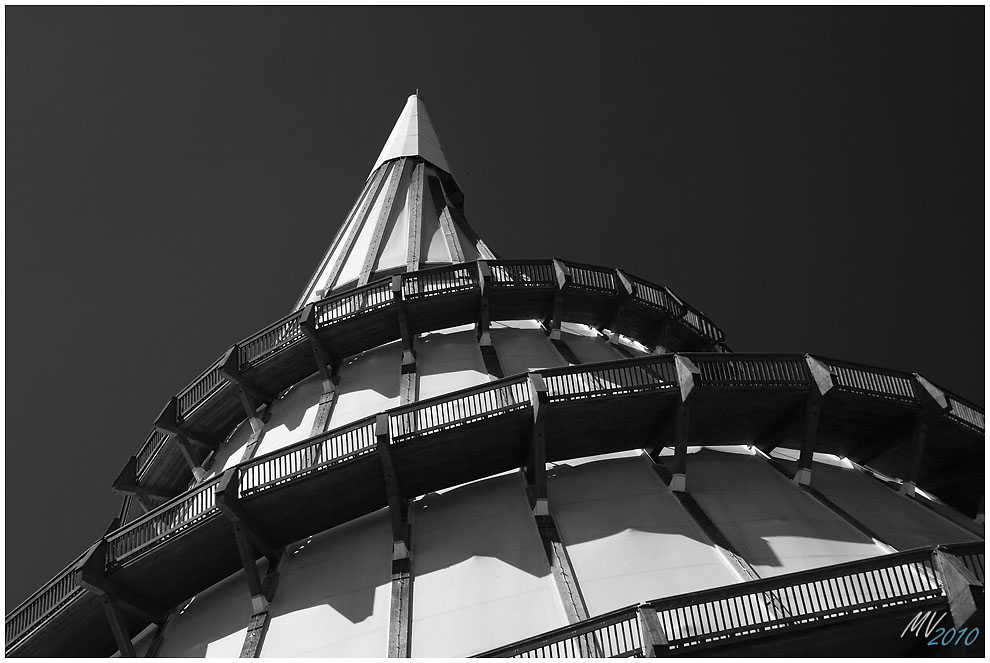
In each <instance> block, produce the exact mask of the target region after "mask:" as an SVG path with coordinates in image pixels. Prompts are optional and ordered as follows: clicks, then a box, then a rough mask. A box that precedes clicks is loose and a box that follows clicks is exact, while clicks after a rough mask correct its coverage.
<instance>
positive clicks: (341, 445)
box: [240, 417, 375, 497]
mask: <svg viewBox="0 0 990 663" xmlns="http://www.w3.org/2000/svg"><path fill="white" fill-rule="evenodd" d="M374 449H375V418H374V417H369V418H366V419H362V420H361V421H358V422H355V423H353V424H349V425H347V426H345V427H343V428H338V429H336V430H333V431H330V432H328V433H323V434H322V435H317V436H316V437H314V438H310V439H308V440H303V441H302V442H300V443H298V444H294V445H292V446H291V447H287V448H285V449H281V450H279V451H277V452H275V453H271V454H267V455H265V456H259V457H258V458H255V459H254V460H250V461H248V462H247V463H245V464H243V465H242V466H241V477H240V495H241V496H242V497H246V496H248V495H255V494H257V493H260V492H263V491H265V490H268V489H269V488H274V487H275V486H279V485H281V484H284V483H288V482H290V481H295V480H296V479H301V478H302V477H305V476H309V475H311V474H314V473H316V472H320V471H323V470H325V469H327V468H329V467H331V466H333V465H337V464H339V463H342V462H344V461H346V460H350V459H352V458H356V457H357V456H360V455H363V454H366V453H368V452H370V451H373V450H374Z"/></svg>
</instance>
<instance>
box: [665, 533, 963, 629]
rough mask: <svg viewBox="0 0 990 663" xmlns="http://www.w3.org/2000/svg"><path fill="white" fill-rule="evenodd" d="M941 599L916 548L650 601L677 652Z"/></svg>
mask: <svg viewBox="0 0 990 663" xmlns="http://www.w3.org/2000/svg"><path fill="white" fill-rule="evenodd" d="M943 595H944V592H943V589H942V587H941V585H940V582H939V579H938V576H937V575H936V572H935V568H934V565H933V561H932V549H931V548H922V549H920V550H912V551H908V552H903V553H895V554H892V555H882V556H880V557H874V558H870V559H866V560H860V561H856V562H849V563H846V564H839V565H836V566H831V567H826V568H821V569H813V570H810V571H801V572H798V573H791V574H788V575H782V576H777V577H776V578H765V579H761V580H755V581H752V582H746V583H741V584H738V585H730V586H728V587H719V588H717V589H712V590H706V591H702V592H695V593H693V594H686V595H683V596H676V597H672V598H666V599H658V600H656V601H652V602H651V603H652V605H653V607H655V608H656V610H657V616H658V617H659V619H660V625H661V627H662V628H663V630H664V633H665V634H666V635H667V640H668V642H669V644H670V646H671V648H675V649H685V648H691V647H698V646H703V645H706V644H709V643H713V642H717V641H720V640H725V639H727V638H738V637H741V636H749V635H754V634H760V633H766V632H768V631H776V630H777V629H780V628H782V627H786V626H790V625H794V624H799V623H800V624H808V623H811V622H816V621H824V620H826V619H833V618H836V617H840V616H843V615H851V614H854V613H858V614H861V613H866V612H876V611H878V610H883V609H887V608H895V607H901V606H904V605H907V604H910V603H917V602H921V601H925V600H929V599H935V598H939V597H942V596H943Z"/></svg>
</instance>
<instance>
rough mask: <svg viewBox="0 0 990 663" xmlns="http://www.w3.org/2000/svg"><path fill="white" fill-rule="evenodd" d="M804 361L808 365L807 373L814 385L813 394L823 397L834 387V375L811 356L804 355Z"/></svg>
mask: <svg viewBox="0 0 990 663" xmlns="http://www.w3.org/2000/svg"><path fill="white" fill-rule="evenodd" d="M804 361H805V363H806V364H807V365H808V372H809V375H810V376H811V381H812V382H813V383H814V389H815V393H817V394H818V395H819V396H822V397H824V396H825V395H826V394H828V393H829V392H830V391H831V390H832V389H833V387H835V373H834V372H833V371H832V369H831V368H829V367H828V366H826V365H825V364H823V363H822V362H821V361H819V360H818V359H815V358H814V357H812V356H811V355H805V356H804Z"/></svg>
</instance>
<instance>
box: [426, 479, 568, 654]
mask: <svg viewBox="0 0 990 663" xmlns="http://www.w3.org/2000/svg"><path fill="white" fill-rule="evenodd" d="M413 574H414V576H415V580H414V584H413V626H412V648H413V649H412V653H413V655H414V656H447V657H451V656H458V657H461V656H467V655H470V654H476V653H478V652H481V651H485V650H486V649H491V648H493V647H497V646H499V645H504V644H506V643H509V642H514V641H515V640H519V639H522V638H526V637H529V636H532V635H537V634H539V633H543V632H544V631H549V630H551V629H554V628H559V627H561V626H564V625H565V624H566V623H567V620H566V616H565V613H564V611H563V608H562V606H561V603H560V599H559V597H558V595H557V590H556V586H555V584H554V581H553V577H552V576H551V574H550V567H549V564H548V563H547V558H546V553H545V552H544V550H543V544H542V542H541V541H540V535H539V532H538V531H537V529H536V523H535V521H534V519H533V516H532V515H531V513H530V511H529V504H528V503H527V501H526V498H525V494H524V492H523V482H522V478H521V476H520V475H519V474H518V473H513V474H511V475H507V476H502V477H497V478H494V479H488V480H486V481H482V482H478V483H473V484H469V485H467V486H462V487H460V488H457V489H455V490H452V491H449V492H446V493H444V494H443V495H437V494H433V495H428V496H427V497H425V498H423V499H422V500H420V501H419V502H417V503H416V505H415V519H414V521H413Z"/></svg>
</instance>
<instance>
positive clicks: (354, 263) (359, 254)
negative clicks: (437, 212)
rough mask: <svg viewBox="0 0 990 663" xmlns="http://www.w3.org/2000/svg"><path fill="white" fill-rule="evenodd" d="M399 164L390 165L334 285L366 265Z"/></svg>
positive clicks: (347, 280)
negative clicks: (366, 218)
mask: <svg viewBox="0 0 990 663" xmlns="http://www.w3.org/2000/svg"><path fill="white" fill-rule="evenodd" d="M397 166H398V162H396V163H393V164H391V165H390V166H389V172H388V173H387V174H386V175H385V181H384V182H382V186H381V189H380V190H379V191H378V197H377V198H375V202H374V203H373V204H372V206H371V210H370V212H369V213H368V220H367V221H365V223H364V226H363V227H362V228H361V232H360V233H359V234H358V236H357V239H356V240H354V248H353V249H351V252H350V253H349V254H347V259H346V260H344V266H343V268H342V269H341V270H340V274H339V275H338V276H337V280H336V281H335V282H334V284H333V285H334V287H336V286H339V285H344V284H346V283H350V282H351V281H354V280H356V279H357V277H358V276H360V275H361V268H362V267H364V259H365V256H367V255H368V249H369V248H370V247H371V238H372V237H374V235H375V226H376V225H377V224H378V217H380V216H381V215H382V207H384V206H385V199H386V198H387V197H388V188H389V182H390V181H391V180H392V171H394V170H395V168H396V167H397Z"/></svg>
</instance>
